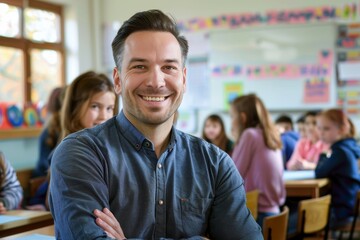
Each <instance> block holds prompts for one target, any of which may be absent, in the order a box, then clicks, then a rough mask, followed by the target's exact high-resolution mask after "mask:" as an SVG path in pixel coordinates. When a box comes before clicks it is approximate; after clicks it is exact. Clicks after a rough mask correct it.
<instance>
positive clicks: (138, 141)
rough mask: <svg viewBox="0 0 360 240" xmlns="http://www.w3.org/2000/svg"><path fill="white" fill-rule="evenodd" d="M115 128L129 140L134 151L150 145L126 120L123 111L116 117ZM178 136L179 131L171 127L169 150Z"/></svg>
mask: <svg viewBox="0 0 360 240" xmlns="http://www.w3.org/2000/svg"><path fill="white" fill-rule="evenodd" d="M116 123H117V128H118V129H119V130H120V133H121V135H122V136H124V137H125V138H126V139H128V140H129V142H130V143H131V144H132V145H133V146H134V148H135V149H136V150H138V151H139V150H140V149H141V147H142V146H143V145H145V146H146V145H148V144H147V143H151V141H150V140H148V139H146V138H145V136H144V135H143V134H142V133H141V132H140V131H139V130H138V129H137V128H136V127H135V126H134V125H133V124H132V123H131V122H130V121H129V120H128V119H127V118H126V116H125V114H124V112H123V110H121V112H120V113H119V114H118V115H117V116H116ZM178 135H179V131H178V130H177V129H176V128H175V127H174V126H173V127H172V129H171V136H170V142H169V145H168V148H170V149H171V150H172V149H173V148H174V146H175V143H176V138H177V136H178Z"/></svg>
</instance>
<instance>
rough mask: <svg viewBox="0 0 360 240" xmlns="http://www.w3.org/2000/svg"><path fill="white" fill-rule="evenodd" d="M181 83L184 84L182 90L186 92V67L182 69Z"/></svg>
mask: <svg viewBox="0 0 360 240" xmlns="http://www.w3.org/2000/svg"><path fill="white" fill-rule="evenodd" d="M183 85H184V92H186V68H184V69H183Z"/></svg>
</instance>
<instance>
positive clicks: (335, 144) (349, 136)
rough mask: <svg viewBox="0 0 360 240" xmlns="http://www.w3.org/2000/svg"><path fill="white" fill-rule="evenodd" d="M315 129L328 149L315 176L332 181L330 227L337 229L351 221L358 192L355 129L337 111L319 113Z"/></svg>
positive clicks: (330, 110) (358, 154) (322, 155)
mask: <svg viewBox="0 0 360 240" xmlns="http://www.w3.org/2000/svg"><path fill="white" fill-rule="evenodd" d="M317 126H318V129H319V132H320V138H321V139H322V141H324V142H325V143H327V144H329V145H331V147H330V150H329V151H328V152H327V153H326V154H321V157H320V160H319V163H318V165H317V167H316V169H315V176H316V178H329V179H330V181H331V196H332V199H331V206H332V207H331V210H332V211H331V217H330V227H331V228H337V227H341V226H343V225H346V224H348V223H349V222H352V216H353V211H354V206H355V201H356V195H357V192H358V191H359V190H360V176H359V171H358V163H357V162H358V159H359V157H360V147H359V146H358V145H357V143H356V141H355V139H354V136H355V129H354V126H353V125H352V124H351V123H350V122H349V120H348V118H347V117H346V115H345V114H344V113H343V111H342V110H340V109H329V110H326V111H324V112H322V113H320V115H319V116H318V118H317Z"/></svg>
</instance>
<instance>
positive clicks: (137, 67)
mask: <svg viewBox="0 0 360 240" xmlns="http://www.w3.org/2000/svg"><path fill="white" fill-rule="evenodd" d="M133 68H135V69H145V66H143V65H136V66H134V67H133Z"/></svg>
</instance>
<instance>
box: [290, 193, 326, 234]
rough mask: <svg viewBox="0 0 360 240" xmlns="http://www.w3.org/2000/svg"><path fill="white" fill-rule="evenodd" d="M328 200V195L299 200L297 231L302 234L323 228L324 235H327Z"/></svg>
mask: <svg viewBox="0 0 360 240" xmlns="http://www.w3.org/2000/svg"><path fill="white" fill-rule="evenodd" d="M330 202H331V196H330V195H325V196H323V197H320V198H312V199H307V200H302V201H300V202H299V207H298V214H299V215H298V224H297V230H298V232H300V233H301V234H302V235H304V234H311V233H316V232H320V231H322V230H325V235H327V228H328V223H329V213H330Z"/></svg>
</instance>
